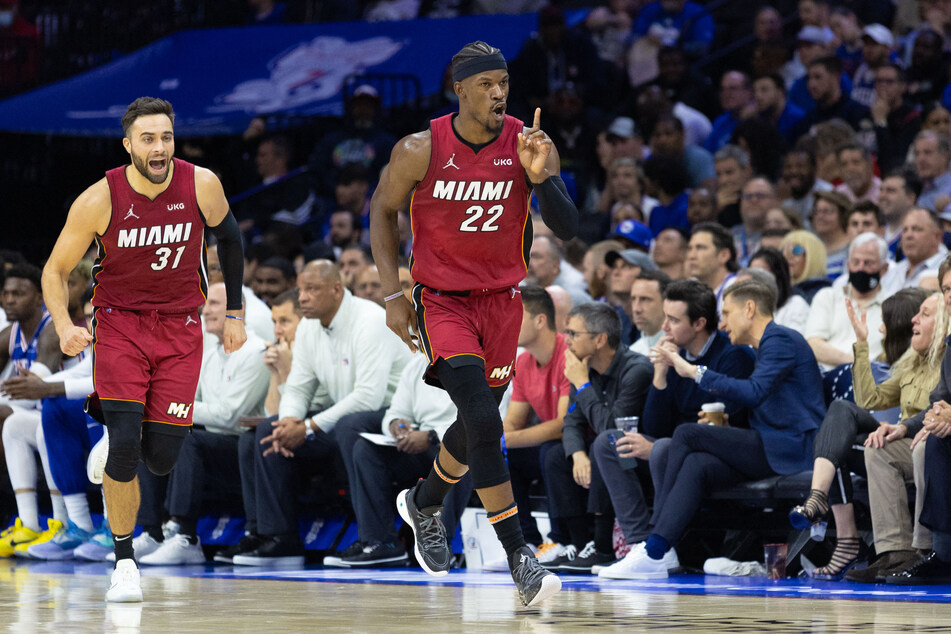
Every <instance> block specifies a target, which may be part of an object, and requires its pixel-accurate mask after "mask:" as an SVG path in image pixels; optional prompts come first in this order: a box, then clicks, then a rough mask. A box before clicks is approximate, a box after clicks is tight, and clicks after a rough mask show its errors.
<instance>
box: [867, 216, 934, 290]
mask: <svg viewBox="0 0 951 634" xmlns="http://www.w3.org/2000/svg"><path fill="white" fill-rule="evenodd" d="M941 238H942V230H941V221H940V220H939V219H938V217H937V216H936V215H935V214H934V212H931V211H928V210H927V209H924V208H922V207H913V208H912V209H911V210H909V211H908V213H907V214H906V215H905V220H904V221H903V222H902V230H901V251H902V253H904V254H905V257H904V259H902V260H901V261H900V262H898V263H897V264H893V265H892V266H891V267H889V269H888V273H887V274H886V275H885V276H884V277H883V278H882V286H883V287H884V289H885V293H886V297H887V296H888V295H891V294H893V293H895V292H896V291H900V290H901V289H903V288H917V287H918V283H919V282H921V278H922V276H923V275H924V274H925V273H926V272H927V271H937V270H938V267H939V266H941V263H942V262H944V258H945V256H947V254H948V249H947V247H945V246H944V243H943V242H942V241H941Z"/></svg>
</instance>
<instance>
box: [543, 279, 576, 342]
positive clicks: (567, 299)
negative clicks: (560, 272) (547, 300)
mask: <svg viewBox="0 0 951 634" xmlns="http://www.w3.org/2000/svg"><path fill="white" fill-rule="evenodd" d="M545 290H546V291H548V294H549V295H551V301H552V302H554V303H555V332H557V333H562V334H564V332H565V328H567V327H568V313H570V312H571V309H572V308H574V305H575V304H574V302H573V301H572V299H571V295H570V294H569V293H568V291H566V290H565V289H563V288H562V287H560V286H558V285H557V284H553V285H551V286H546V287H545Z"/></svg>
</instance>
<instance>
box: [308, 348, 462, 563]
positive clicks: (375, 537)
mask: <svg viewBox="0 0 951 634" xmlns="http://www.w3.org/2000/svg"><path fill="white" fill-rule="evenodd" d="M428 365H429V360H428V359H427V358H426V355H425V354H422V353H421V352H417V353H416V354H415V355H414V356H413V357H412V359H411V360H410V362H409V363H407V364H406V367H405V368H404V369H403V374H402V375H401V376H400V382H399V385H397V386H396V392H395V393H394V394H393V400H392V401H391V402H390V407H389V409H387V410H386V413H385V414H384V415H383V425H382V432H383V436H384V437H386V438H388V439H390V441H392V442H395V445H392V444H383V443H385V442H387V441H384V440H382V439H380V440H379V441H371V440H368V439H366V438H360V439H358V440H357V441H356V443H354V446H353V481H352V482H351V483H350V500H351V502H352V504H353V512H354V514H355V515H356V519H357V529H358V538H357V541H356V542H354V543H353V544H352V545H351V546H350V547H349V548H348V549H347V550H345V551H343V552H342V553H340V554H339V555H334V556H328V557H324V565H325V566H337V567H341V568H358V567H363V566H374V567H379V566H393V565H396V566H402V565H405V563H406V561H407V556H406V549H405V548H404V547H403V544H402V542H400V540H399V539H398V537H397V534H396V525H395V524H394V522H393V520H394V518H395V515H396V506H395V505H394V504H393V497H394V495H395V492H394V491H393V490H392V488H393V487H392V485H393V483H394V482H396V483H397V490H399V489H403V488H406V487H410V486H413V485H414V484H416V481H417V480H419V479H420V478H425V477H426V475H427V474H428V473H429V469H430V468H431V467H432V464H433V460H435V459H436V455H437V454H438V453H439V445H440V443H441V442H442V437H443V434H445V433H446V430H447V429H449V426H450V425H452V424H453V422H455V420H456V413H457V411H456V406H455V405H453V403H452V399H450V398H449V393H448V392H446V391H445V390H442V389H439V388H437V387H433V386H431V385H429V384H427V383H425V382H424V381H422V380H421V377H422V376H423V373H424V372H425V371H426V368H427V367H428ZM366 415H367V416H373V413H372V412H370V413H367V414H366ZM375 420H376V421H378V420H379V419H378V418H376V419H375ZM380 431H381V429H380V428H379V427H378V428H377V429H374V432H376V433H379V432H380ZM463 478H464V480H463V481H462V482H460V484H459V485H456V486H455V487H453V489H452V493H451V494H450V495H449V496H448V497H447V498H446V504H445V506H444V507H443V512H442V515H441V517H442V521H443V524H444V525H445V526H446V534H447V535H450V536H451V535H455V533H456V526H457V525H458V522H459V516H460V515H461V514H462V511H463V509H464V508H465V505H466V502H467V501H468V499H469V496H470V495H471V494H472V479H471V477H469V475H468V474H466V475H465V476H463Z"/></svg>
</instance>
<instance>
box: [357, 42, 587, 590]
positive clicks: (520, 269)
mask: <svg viewBox="0 0 951 634" xmlns="http://www.w3.org/2000/svg"><path fill="white" fill-rule="evenodd" d="M452 73H453V82H454V84H453V87H454V90H455V92H456V94H457V95H458V96H459V114H458V115H447V116H445V117H441V118H439V119H435V120H433V121H432V122H431V123H430V127H429V130H426V131H424V132H420V133H417V134H411V135H409V136H407V137H405V138H404V139H402V140H401V141H400V142H399V143H397V145H396V147H395V148H394V149H393V152H392V156H391V158H390V163H389V165H388V166H387V167H386V168H385V169H384V170H383V173H382V175H381V177H380V184H379V186H378V187H377V190H376V192H375V193H374V195H373V199H372V201H371V203H370V226H371V232H370V235H371V237H372V246H373V255H374V259H375V260H376V264H377V266H378V268H379V270H380V278H381V280H382V282H383V288H384V289H385V291H386V294H387V296H386V298H385V299H386V323H387V325H388V326H389V327H390V329H392V330H393V331H394V332H395V333H396V334H397V335H399V337H400V338H401V339H402V340H403V341H404V342H406V344H407V345H408V346H409V347H410V349H411V350H413V351H414V352H415V351H416V349H417V348H416V344H415V343H414V335H413V334H412V333H411V329H412V330H415V332H416V333H417V334H418V341H419V345H420V346H421V347H422V348H423V350H424V351H425V353H426V355H427V357H428V358H429V361H430V366H429V369H428V371H427V376H426V380H427V381H429V382H432V383H433V384H436V385H440V386H441V387H443V388H444V389H446V391H448V392H449V395H450V397H451V398H452V400H453V402H454V403H455V404H456V407H457V408H458V410H459V417H458V418H457V419H456V422H455V423H454V424H453V425H452V426H451V427H450V428H449V430H447V431H446V434H445V436H444V438H443V443H442V448H441V449H440V452H439V455H438V456H437V458H436V460H435V461H434V463H433V469H432V471H431V472H430V474H429V477H428V478H427V479H426V480H422V481H420V482H419V483H418V484H417V485H416V486H415V487H413V488H412V489H408V490H406V491H403V492H401V493H400V495H399V496H398V498H397V508H398V509H399V512H400V515H401V516H402V517H403V519H404V520H405V521H406V522H407V523H408V524H409V525H410V526H412V528H413V532H414V534H415V536H416V558H417V559H418V560H419V562H420V565H422V567H423V568H424V569H425V570H426V571H427V572H429V573H430V574H432V575H436V576H441V575H445V574H446V573H447V572H448V570H449V560H450V555H451V552H450V550H449V546H448V544H447V542H446V534H445V528H444V527H443V525H442V522H441V520H440V519H439V514H440V512H441V510H442V500H443V498H444V497H445V495H446V493H447V492H448V491H449V489H450V487H452V485H453V484H454V483H455V482H457V481H458V480H459V479H460V478H461V477H462V476H463V475H465V473H466V471H467V470H470V469H471V471H472V479H473V484H474V485H475V488H476V490H477V492H478V493H479V497H480V498H481V499H482V503H483V504H484V505H485V509H486V511H487V512H488V515H489V522H491V523H492V525H493V527H494V528H495V531H496V534H497V535H498V537H499V540H500V541H501V542H502V546H503V547H504V548H505V552H506V555H507V557H508V561H509V567H510V568H511V570H512V578H513V579H514V580H515V585H516V586H517V588H518V591H519V595H520V598H521V599H522V602H523V603H524V604H525V605H526V606H531V605H535V604H537V603H539V602H540V601H542V600H544V599H545V598H547V597H549V596H551V595H553V594H554V593H556V592H558V590H559V589H560V588H561V581H559V579H558V577H556V576H554V575H553V574H551V573H550V572H548V571H546V570H544V569H543V568H542V567H541V565H540V564H539V563H538V561H537V560H536V559H535V556H534V554H533V553H532V550H531V549H530V548H529V547H528V546H527V545H526V544H525V540H524V538H523V536H522V531H521V528H520V527H519V522H518V517H517V512H518V509H517V507H516V506H515V502H514V498H513V496H512V485H511V482H510V481H509V474H508V468H507V467H506V465H505V459H504V456H503V453H502V447H501V445H500V439H501V437H502V419H501V417H500V416H499V411H498V403H499V401H500V400H501V397H502V394H503V393H504V391H505V386H506V384H507V383H508V381H509V379H510V378H511V375H512V368H513V367H514V363H515V351H516V347H517V344H518V333H519V328H520V326H521V320H522V300H521V296H520V294H519V291H518V283H519V282H520V281H521V280H522V279H524V278H525V274H526V270H527V266H526V262H527V260H528V252H529V249H530V248H531V242H532V235H531V227H532V223H531V219H530V218H529V206H528V203H529V197H530V195H531V193H532V191H534V193H535V195H536V196H537V197H538V201H539V208H540V211H541V214H542V217H543V219H544V220H545V222H546V224H548V226H549V227H551V228H552V231H553V232H554V233H555V235H557V236H558V237H560V238H562V239H569V238H571V237H572V236H574V234H575V232H576V230H577V225H578V212H577V210H576V209H575V207H574V205H573V204H572V202H571V200H570V199H569V198H568V194H567V191H566V190H565V186H564V183H563V182H562V180H561V177H560V176H559V160H558V152H557V151H556V150H555V148H554V147H553V145H552V143H551V140H549V139H548V137H547V135H546V134H545V133H544V132H542V130H541V129H540V125H539V121H540V118H541V112H540V110H536V111H535V119H534V123H533V124H532V127H530V128H527V129H526V128H524V126H523V125H522V122H521V121H519V120H518V119H515V118H513V117H510V116H507V115H506V114H505V102H506V98H507V97H508V92H509V76H508V72H507V66H506V62H505V58H504V57H503V56H502V53H501V52H500V51H499V50H498V49H496V48H493V47H491V46H489V45H488V44H486V43H485V42H473V43H472V44H468V45H466V46H465V47H464V48H463V49H462V50H461V51H460V52H459V53H458V54H456V55H455V56H454V57H453V59H452ZM411 194H412V201H411V202H410V217H411V222H412V228H413V257H412V264H411V272H412V275H413V279H414V280H415V281H416V286H415V288H414V289H413V303H412V304H410V302H409V300H407V299H406V297H405V296H404V295H403V294H402V293H401V292H399V291H400V282H399V274H398V268H397V254H398V248H399V232H398V229H397V214H398V211H399V210H400V209H402V208H403V207H404V206H405V205H406V201H407V200H409V198H410V195H411ZM526 510H527V509H526Z"/></svg>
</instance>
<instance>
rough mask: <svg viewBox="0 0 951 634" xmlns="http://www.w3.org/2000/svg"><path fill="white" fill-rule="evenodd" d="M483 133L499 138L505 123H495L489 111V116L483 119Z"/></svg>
mask: <svg viewBox="0 0 951 634" xmlns="http://www.w3.org/2000/svg"><path fill="white" fill-rule="evenodd" d="M483 125H484V126H485V131H486V132H488V133H489V134H491V135H492V136H499V135H500V134H502V128H503V127H504V126H505V121H504V120H502V121H496V120H495V119H493V118H492V111H491V110H490V111H489V116H488V117H486V118H485V123H484V124H483Z"/></svg>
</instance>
